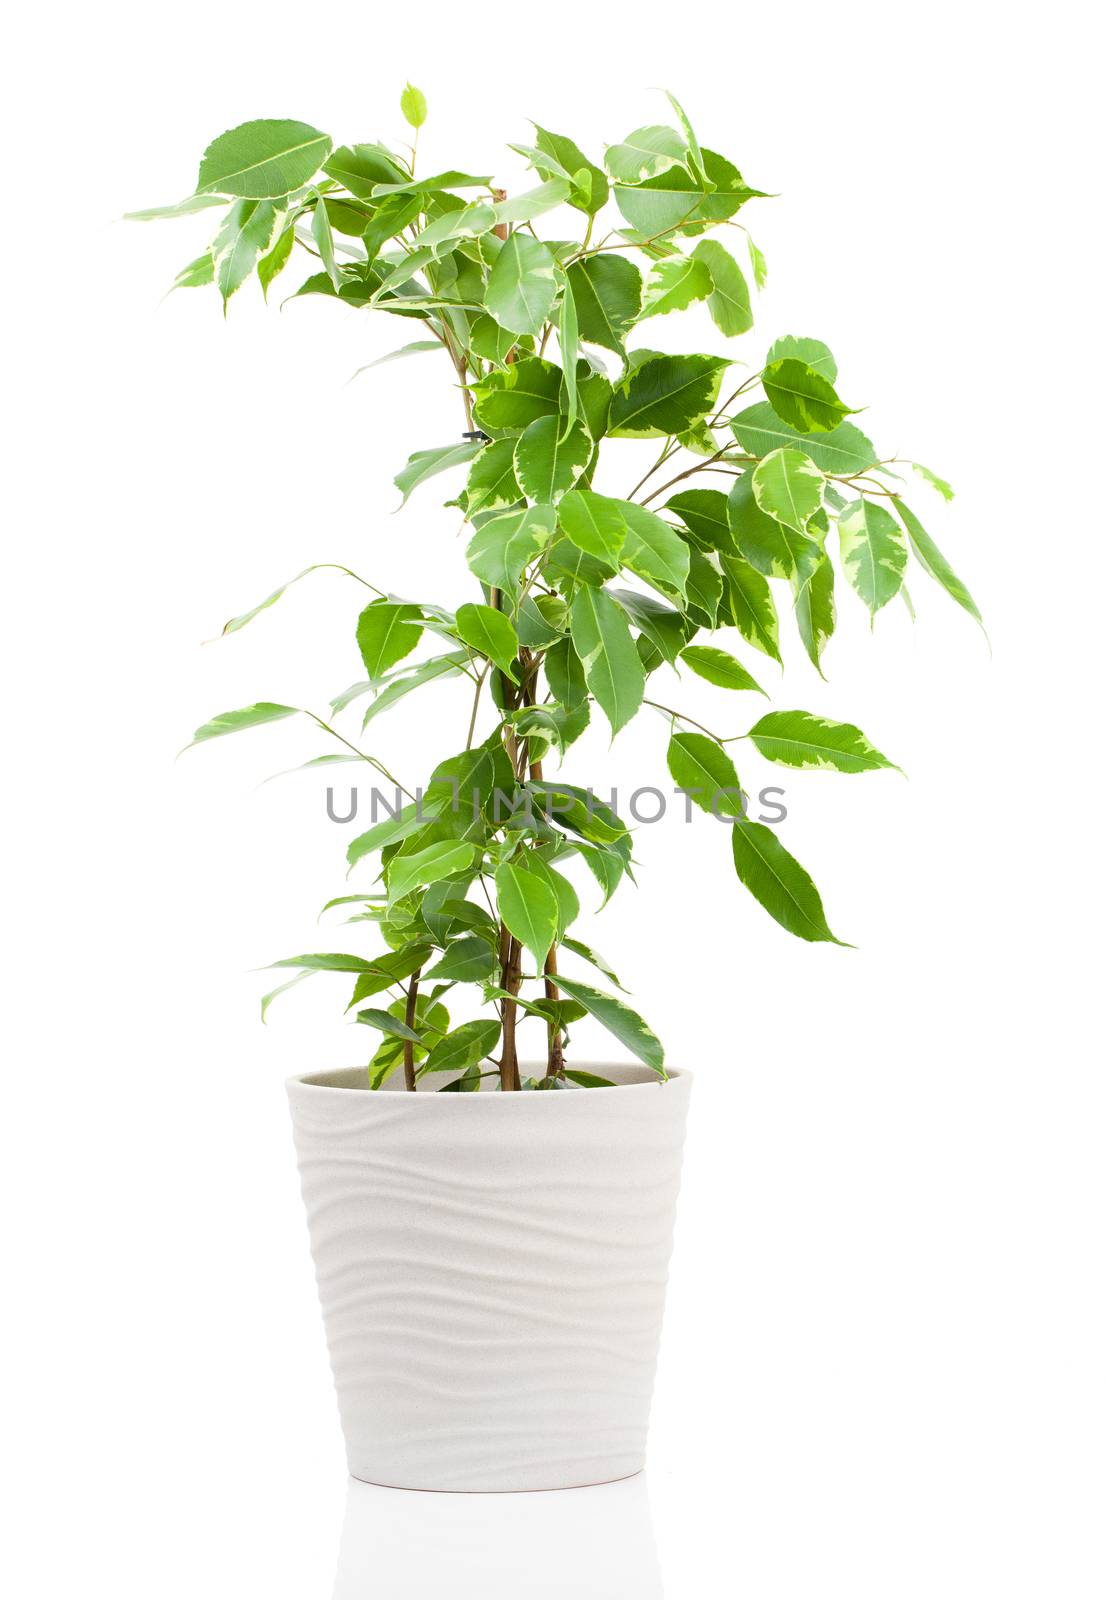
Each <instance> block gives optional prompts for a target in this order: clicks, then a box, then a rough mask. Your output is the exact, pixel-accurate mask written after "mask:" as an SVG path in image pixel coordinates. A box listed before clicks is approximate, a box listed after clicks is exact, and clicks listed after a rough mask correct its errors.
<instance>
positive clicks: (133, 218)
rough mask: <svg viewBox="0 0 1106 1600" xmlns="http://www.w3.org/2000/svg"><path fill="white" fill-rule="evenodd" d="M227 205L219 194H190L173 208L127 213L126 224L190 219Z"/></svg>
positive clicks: (160, 207) (124, 214)
mask: <svg viewBox="0 0 1106 1600" xmlns="http://www.w3.org/2000/svg"><path fill="white" fill-rule="evenodd" d="M225 204H226V198H225V196H223V195H219V194H190V195H189V196H188V199H187V200H178V202H177V204H176V205H172V206H148V207H147V208H146V209H145V210H144V211H125V212H124V213H123V221H124V222H160V221H162V219H164V218H168V217H189V216H192V214H193V213H194V212H196V211H207V210H208V209H209V208H210V207H211V206H221V205H225Z"/></svg>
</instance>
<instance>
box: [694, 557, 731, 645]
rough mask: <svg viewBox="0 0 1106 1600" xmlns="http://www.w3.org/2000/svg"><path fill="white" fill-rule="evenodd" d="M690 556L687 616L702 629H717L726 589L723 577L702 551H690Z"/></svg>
mask: <svg viewBox="0 0 1106 1600" xmlns="http://www.w3.org/2000/svg"><path fill="white" fill-rule="evenodd" d="M688 554H689V556H690V559H691V566H690V568H689V569H688V574H687V614H688V616H689V617H690V618H691V619H692V620H693V621H694V622H697V623H698V624H699V626H700V627H703V628H716V627H717V626H718V607H719V604H720V602H721V599H722V591H723V587H724V585H723V582H722V575H721V573H720V572H719V571H718V568H717V567H716V566H714V565H713V563H712V562H711V561H710V560H709V558H708V557H707V556H705V555H703V553H702V551H701V550H690V551H689V552H688Z"/></svg>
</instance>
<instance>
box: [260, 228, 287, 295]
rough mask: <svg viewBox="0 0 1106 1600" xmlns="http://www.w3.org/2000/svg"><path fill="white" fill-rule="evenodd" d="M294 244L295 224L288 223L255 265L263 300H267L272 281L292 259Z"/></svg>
mask: <svg viewBox="0 0 1106 1600" xmlns="http://www.w3.org/2000/svg"><path fill="white" fill-rule="evenodd" d="M295 242H296V229H295V224H294V223H291V222H289V223H288V224H287V225H286V226H285V228H284V230H283V232H282V233H279V234H278V235H277V241H276V244H274V245H273V247H272V249H271V250H269V251H268V252H267V254H265V255H263V256H262V257H261V259H260V260H259V261H258V263H257V278H258V282H259V283H260V284H261V293H262V294H263V295H264V297H265V299H266V300H267V299H268V298H269V289H270V287H271V285H272V282H273V279H274V278H276V277H277V275H278V274H279V273H281V272H283V271H284V269H285V267H286V266H287V265H288V263H289V261H290V260H291V258H292V246H293V245H294V244H295Z"/></svg>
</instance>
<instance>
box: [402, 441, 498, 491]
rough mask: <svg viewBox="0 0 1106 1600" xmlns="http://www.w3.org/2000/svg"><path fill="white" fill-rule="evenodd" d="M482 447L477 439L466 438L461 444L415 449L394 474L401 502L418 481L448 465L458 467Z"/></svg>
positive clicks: (446, 470)
mask: <svg viewBox="0 0 1106 1600" xmlns="http://www.w3.org/2000/svg"><path fill="white" fill-rule="evenodd" d="M482 448H483V446H482V445H481V443H480V441H479V440H478V439H466V440H465V442H464V443H463V444H447V445H439V446H438V447H437V449H435V450H416V451H415V453H414V455H413V456H409V457H408V459H407V465H406V466H405V467H404V468H403V469H402V470H401V471H400V472H397V473H396V476H395V486H396V488H397V489H398V490H399V492H400V494H402V496H403V500H402V502H401V503H402V504H403V505H406V504H407V501H408V499H409V498H410V496H411V493H412V491H413V490H414V489H417V488H418V486H419V484H420V483H425V482H426V480H427V479H428V478H434V477H436V476H437V475H438V473H439V472H448V471H449V469H450V467H459V466H461V465H462V463H464V462H465V461H471V460H472V458H473V456H475V455H477V454H479V452H480V450H481V449H482Z"/></svg>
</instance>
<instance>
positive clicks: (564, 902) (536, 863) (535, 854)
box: [524, 850, 580, 943]
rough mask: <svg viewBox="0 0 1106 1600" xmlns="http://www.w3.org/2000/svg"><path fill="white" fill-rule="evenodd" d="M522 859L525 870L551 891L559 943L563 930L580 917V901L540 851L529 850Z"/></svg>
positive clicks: (565, 879) (564, 878) (570, 886)
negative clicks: (555, 904)
mask: <svg viewBox="0 0 1106 1600" xmlns="http://www.w3.org/2000/svg"><path fill="white" fill-rule="evenodd" d="M524 859H525V862H526V867H527V870H528V871H529V872H533V873H535V874H536V875H537V876H538V877H539V878H540V879H541V881H542V882H543V883H544V884H545V885H546V887H547V888H549V889H552V891H553V895H554V897H555V899H556V901H557V931H556V940H557V942H558V943H559V942H560V941H561V939H563V937H564V932H565V929H566V928H570V927H571V926H572V924H573V923H574V922H575V921H576V918H577V917H578V916H579V915H580V901H579V898H578V896H577V894H576V890H575V889H574V888H573V887H572V885H571V883H569V881H568V879H567V878H566V877H565V876H564V874H563V873H561V872H558V871H557V869H556V867H551V866H550V865H549V862H548V861H546V859H545V857H544V856H543V855H542V854H541V852H540V851H538V850H531V851H530V852H528V854H527V855H526V856H525V858H524Z"/></svg>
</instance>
